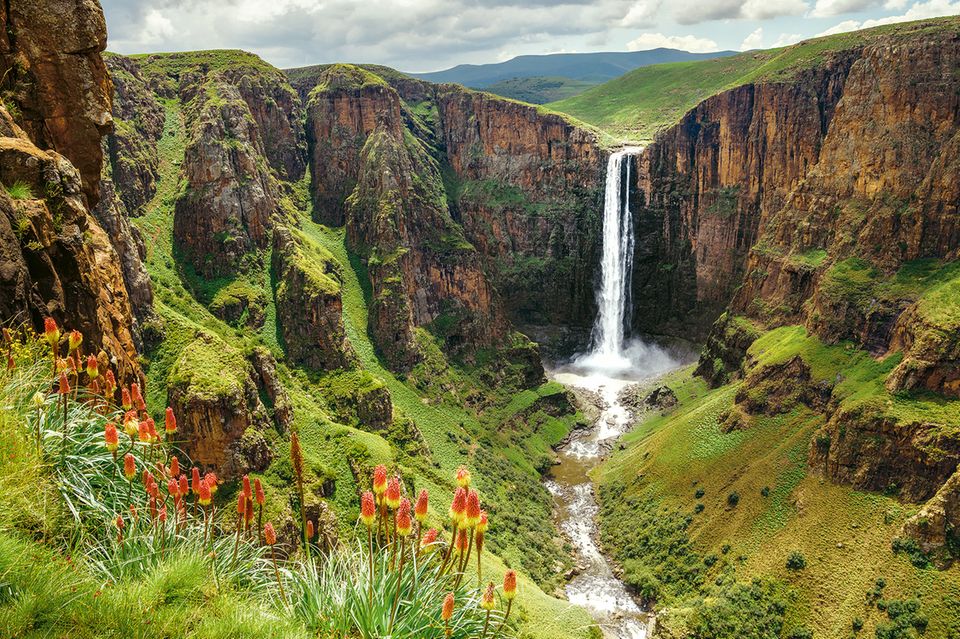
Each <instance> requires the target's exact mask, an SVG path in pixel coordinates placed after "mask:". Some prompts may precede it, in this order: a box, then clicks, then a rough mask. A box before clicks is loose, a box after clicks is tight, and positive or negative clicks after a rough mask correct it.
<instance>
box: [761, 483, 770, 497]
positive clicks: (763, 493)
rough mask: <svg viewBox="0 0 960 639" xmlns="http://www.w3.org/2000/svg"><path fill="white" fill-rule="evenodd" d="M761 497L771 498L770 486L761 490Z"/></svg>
mask: <svg viewBox="0 0 960 639" xmlns="http://www.w3.org/2000/svg"><path fill="white" fill-rule="evenodd" d="M760 496H761V497H769V496H770V487H769V486H764V487H763V488H761V489H760Z"/></svg>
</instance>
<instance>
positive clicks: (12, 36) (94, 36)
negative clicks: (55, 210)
mask: <svg viewBox="0 0 960 639" xmlns="http://www.w3.org/2000/svg"><path fill="white" fill-rule="evenodd" d="M0 20H2V22H3V24H2V25H0V26H2V27H3V28H2V30H0V71H2V72H3V75H2V77H3V80H2V84H3V85H4V88H5V89H7V90H9V91H10V92H11V94H12V99H13V102H14V103H15V104H16V105H17V110H18V114H17V115H16V118H15V119H16V120H18V122H19V123H20V124H21V126H22V127H23V129H24V130H25V131H26V133H27V135H28V136H29V137H30V139H31V140H33V141H34V143H35V144H36V145H37V146H39V147H41V148H44V149H54V150H55V151H57V152H59V153H60V154H61V155H64V156H65V157H67V158H68V159H69V160H70V162H71V163H73V165H74V166H76V167H77V169H79V171H80V176H81V178H82V182H83V193H84V195H85V196H86V198H87V203H88V204H89V205H90V206H93V205H95V204H96V202H97V200H98V193H99V181H100V167H101V166H102V164H103V155H102V154H101V152H100V137H101V136H102V135H104V134H105V133H107V132H109V131H110V127H111V124H112V120H111V117H110V95H111V90H112V87H111V85H110V77H109V75H108V74H107V72H106V69H105V67H104V63H103V59H102V58H101V57H100V53H101V52H102V51H103V50H104V48H105V47H106V43H107V27H106V23H105V21H104V18H103V11H102V10H101V9H100V4H99V3H98V2H97V1H96V0H52V1H50V0H22V1H20V0H18V1H17V2H15V3H7V7H6V10H5V11H3V12H0Z"/></svg>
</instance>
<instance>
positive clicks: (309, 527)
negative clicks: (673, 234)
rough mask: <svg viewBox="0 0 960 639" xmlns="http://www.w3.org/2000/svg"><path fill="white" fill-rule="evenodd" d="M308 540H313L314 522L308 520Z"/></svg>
mask: <svg viewBox="0 0 960 639" xmlns="http://www.w3.org/2000/svg"><path fill="white" fill-rule="evenodd" d="M307 539H313V520H312V519H308V520H307Z"/></svg>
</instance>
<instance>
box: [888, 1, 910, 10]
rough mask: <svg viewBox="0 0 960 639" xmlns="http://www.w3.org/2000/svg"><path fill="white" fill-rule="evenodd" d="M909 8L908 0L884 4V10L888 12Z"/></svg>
mask: <svg viewBox="0 0 960 639" xmlns="http://www.w3.org/2000/svg"><path fill="white" fill-rule="evenodd" d="M905 6H907V0H887V1H886V2H884V3H883V8H884V9H886V10H887V11H899V10H900V9H903V8H904V7H905Z"/></svg>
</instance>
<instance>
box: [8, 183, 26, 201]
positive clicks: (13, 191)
mask: <svg viewBox="0 0 960 639" xmlns="http://www.w3.org/2000/svg"><path fill="white" fill-rule="evenodd" d="M4 189H6V191H7V195H9V196H10V198H11V199H13V200H31V199H33V190H32V189H31V188H30V185H29V184H27V183H26V182H19V181H18V182H14V183H13V184H11V185H10V186H4Z"/></svg>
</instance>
